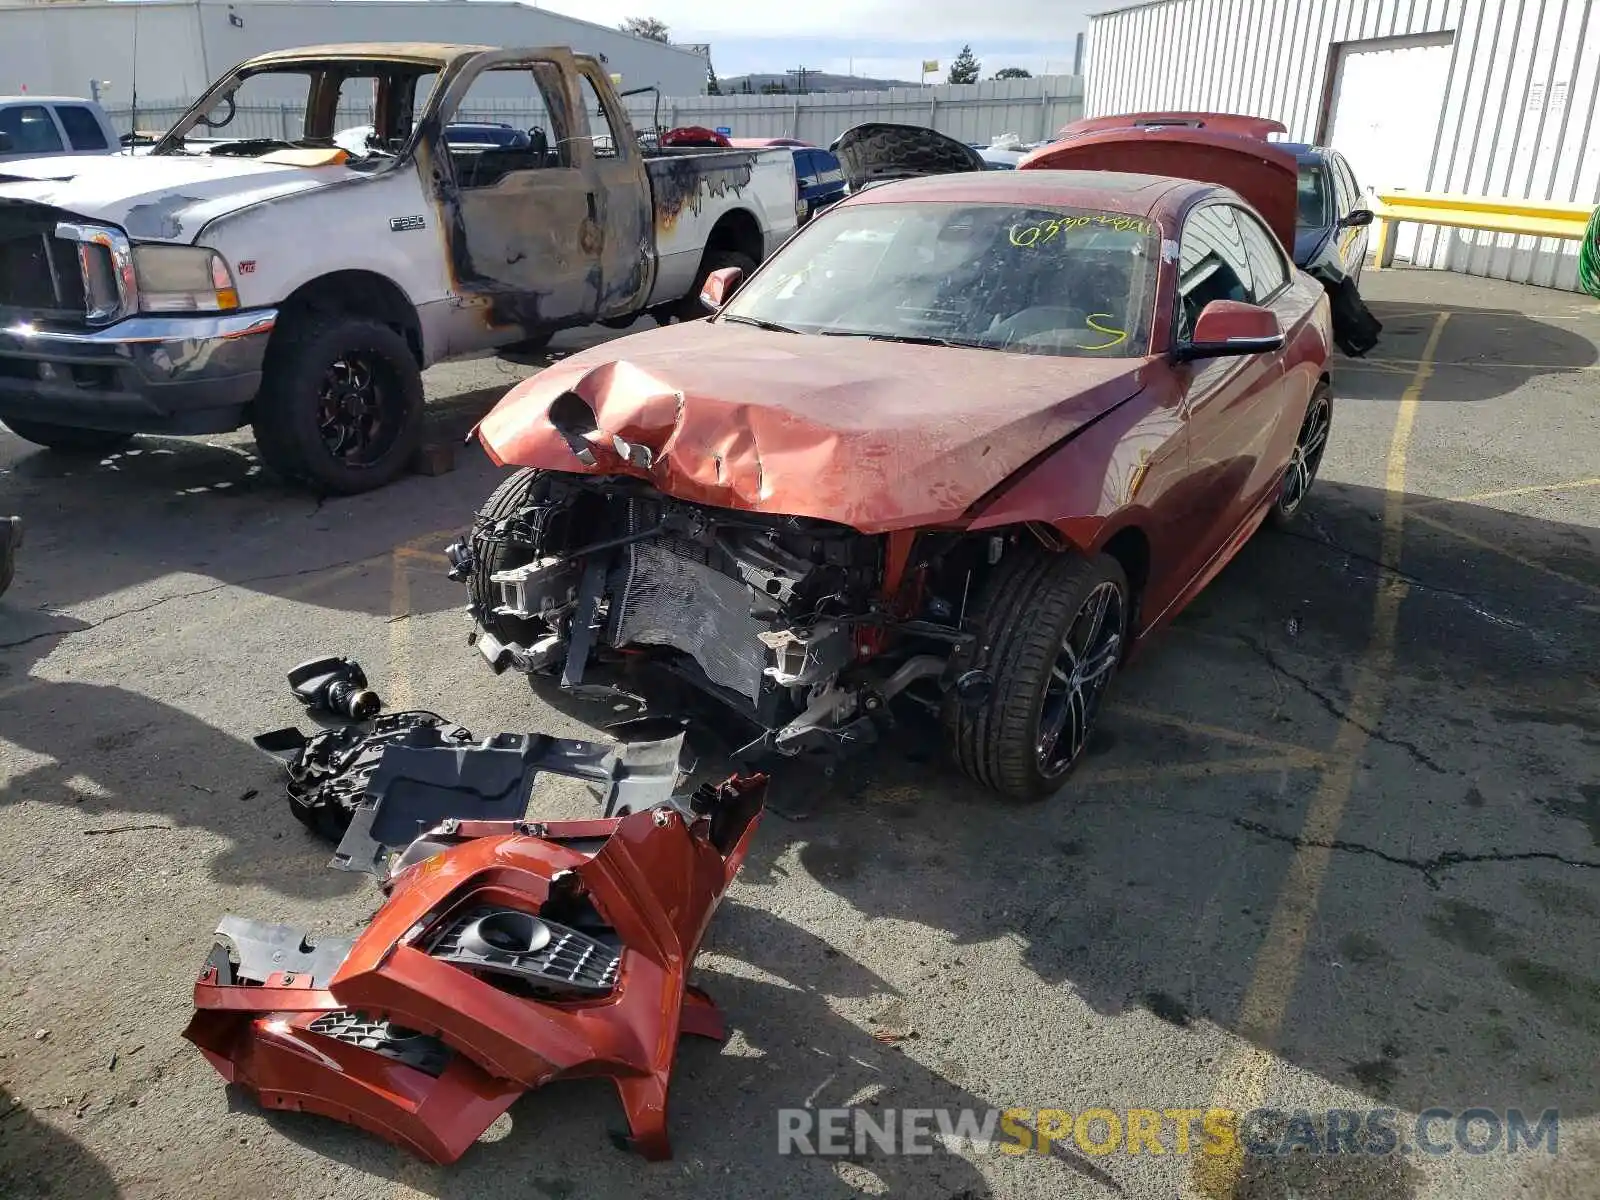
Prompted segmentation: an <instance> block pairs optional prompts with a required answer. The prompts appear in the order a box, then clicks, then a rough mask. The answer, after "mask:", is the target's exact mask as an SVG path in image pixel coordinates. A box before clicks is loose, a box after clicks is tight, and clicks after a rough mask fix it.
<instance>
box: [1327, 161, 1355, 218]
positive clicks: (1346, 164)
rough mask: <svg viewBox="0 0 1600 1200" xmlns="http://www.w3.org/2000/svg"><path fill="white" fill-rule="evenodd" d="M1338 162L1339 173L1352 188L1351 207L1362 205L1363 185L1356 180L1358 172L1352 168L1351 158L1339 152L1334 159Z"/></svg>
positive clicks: (1346, 185)
mask: <svg viewBox="0 0 1600 1200" xmlns="http://www.w3.org/2000/svg"><path fill="white" fill-rule="evenodd" d="M1333 161H1334V163H1335V164H1337V166H1338V169H1339V174H1340V175H1341V176H1343V177H1344V183H1345V187H1347V188H1349V189H1350V207H1351V208H1352V209H1356V208H1360V207H1361V185H1360V184H1359V183H1357V182H1356V173H1355V172H1354V171H1353V170H1351V168H1350V160H1349V159H1347V158H1345V156H1344V155H1342V154H1337V155H1335V156H1334V159H1333Z"/></svg>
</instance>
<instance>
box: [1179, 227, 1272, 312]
mask: <svg viewBox="0 0 1600 1200" xmlns="http://www.w3.org/2000/svg"><path fill="white" fill-rule="evenodd" d="M1234 211H1235V210H1234V209H1233V208H1232V206H1230V205H1227V204H1203V205H1201V206H1200V207H1199V208H1196V209H1193V210H1191V211H1190V213H1189V218H1188V220H1187V221H1185V222H1184V225H1183V236H1182V238H1181V239H1180V240H1179V244H1178V314H1177V324H1178V329H1177V334H1178V338H1179V339H1180V340H1185V341H1186V340H1188V339H1189V338H1190V337H1192V336H1193V334H1194V328H1195V325H1196V323H1198V321H1199V320H1200V314H1201V313H1202V312H1203V311H1205V307H1206V305H1208V304H1210V303H1211V302H1212V301H1213V300H1239V301H1243V302H1245V303H1250V302H1252V300H1253V297H1254V294H1255V289H1254V287H1253V285H1252V278H1251V274H1250V255H1249V252H1248V251H1247V250H1246V249H1245V247H1244V241H1243V239H1242V237H1241V235H1240V233H1239V225H1238V222H1237V221H1235V219H1234V215H1233V214H1234Z"/></svg>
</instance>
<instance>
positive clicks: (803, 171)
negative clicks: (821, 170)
mask: <svg viewBox="0 0 1600 1200" xmlns="http://www.w3.org/2000/svg"><path fill="white" fill-rule="evenodd" d="M816 173H817V166H816V159H815V158H814V157H813V156H812V153H811V151H809V150H796V151H795V152H794V175H795V178H796V179H798V180H799V181H800V186H801V187H810V186H811V185H812V184H813V183H815V182H816V180H815V179H814V178H813V176H815V175H816Z"/></svg>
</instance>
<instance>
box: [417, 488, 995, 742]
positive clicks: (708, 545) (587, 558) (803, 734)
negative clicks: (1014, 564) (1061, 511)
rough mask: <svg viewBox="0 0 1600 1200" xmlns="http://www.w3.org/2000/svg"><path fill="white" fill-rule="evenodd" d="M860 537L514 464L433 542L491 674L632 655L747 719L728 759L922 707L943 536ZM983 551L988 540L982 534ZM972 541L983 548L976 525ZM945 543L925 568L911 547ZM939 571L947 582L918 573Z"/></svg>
mask: <svg viewBox="0 0 1600 1200" xmlns="http://www.w3.org/2000/svg"><path fill="white" fill-rule="evenodd" d="M893 540H894V539H893V538H892V537H890V536H872V535H867V534H863V533H860V532H858V531H856V530H853V529H850V528H848V527H847V526H843V525H839V524H834V523H832V522H827V521H820V520H814V519H810V518H804V517H782V516H771V515H765V514H758V513H748V512H737V511H733V510H729V509H720V508H712V507H708V506H704V505H699V504H694V503H689V502H685V501H681V500H677V499H673V498H670V497H667V496H664V495H663V494H662V493H660V492H659V491H657V490H655V489H654V488H652V487H651V486H650V485H649V484H647V483H644V482H642V481H640V480H635V479H630V478H623V477H617V476H577V475H563V474H560V473H556V472H546V471H524V472H521V473H519V475H517V476H513V477H512V479H511V480H508V481H507V483H506V484H505V485H503V486H502V488H501V490H500V491H498V492H496V494H495V496H494V497H491V499H490V501H489V503H488V504H487V505H486V506H485V509H484V511H483V512H482V513H480V515H479V518H478V522H477V524H476V526H475V527H474V529H473V531H472V533H471V534H470V535H469V536H467V537H465V538H463V539H462V540H461V541H459V542H457V543H456V544H455V545H453V546H451V547H450V549H449V551H448V554H449V557H450V560H451V572H450V574H451V578H453V579H456V580H459V581H463V582H465V583H467V585H468V588H469V591H470V592H471V611H472V615H473V618H474V620H475V622H476V625H477V629H476V632H475V634H474V640H475V644H476V646H477V648H478V650H479V651H480V652H481V653H482V654H483V656H484V658H485V659H486V660H487V661H488V662H489V663H490V665H491V666H492V667H494V669H495V670H496V671H497V672H500V671H504V670H506V669H508V668H514V669H516V670H518V671H522V672H525V673H528V674H549V675H554V674H557V673H559V674H560V676H561V683H562V686H563V687H565V688H568V689H581V688H584V687H586V686H594V685H586V684H585V682H584V679H585V673H586V671H587V669H588V668H589V667H590V665H591V664H593V663H598V662H604V661H607V660H608V659H609V660H613V661H615V660H617V659H619V658H636V657H640V656H643V657H645V658H647V659H649V660H650V661H652V662H654V663H657V664H659V665H661V666H664V667H665V668H667V669H668V670H670V671H672V672H674V673H675V674H677V675H679V676H681V677H683V678H685V679H687V680H689V681H690V682H692V683H694V684H696V685H698V686H700V687H702V688H703V689H705V690H707V691H709V692H711V693H712V694H714V695H716V696H718V697H719V698H720V699H722V700H723V701H724V702H725V703H727V704H728V705H730V706H731V707H732V708H734V709H735V710H737V711H739V712H741V713H743V714H744V715H745V716H746V717H748V718H749V719H750V720H751V721H753V722H754V724H755V725H756V726H758V727H759V729H760V730H761V731H762V732H760V733H759V735H758V736H757V737H755V739H754V740H753V741H751V742H749V743H748V744H747V745H745V746H744V747H743V748H742V749H741V750H739V751H738V753H737V754H736V755H735V756H734V759H735V761H736V762H750V761H756V760H758V759H760V758H761V757H762V756H763V754H765V753H767V752H776V753H778V754H784V755H793V754H799V753H803V752H816V753H822V754H840V753H842V752H844V751H845V750H846V749H848V748H852V747H854V746H856V745H859V744H863V743H870V742H872V741H875V740H876V736H877V733H878V730H879V727H880V725H882V724H883V723H884V722H886V721H887V720H888V719H889V716H888V702H889V701H890V700H891V699H894V698H895V697H896V696H900V695H902V694H903V695H905V696H907V697H908V698H910V699H915V700H917V701H919V702H921V703H922V704H923V705H924V706H926V707H930V708H934V709H937V708H938V707H939V706H940V705H941V704H942V703H943V693H944V692H948V691H951V690H954V691H956V693H957V694H958V695H960V696H963V697H966V698H974V699H976V698H978V697H979V696H981V695H982V694H983V693H984V692H985V688H986V681H985V680H984V679H979V678H975V677H972V678H960V679H958V678H956V677H955V671H956V668H955V666H954V665H953V662H952V651H953V650H954V649H955V648H957V647H959V646H960V645H961V644H962V643H963V642H964V641H965V640H966V636H965V635H964V634H962V633H961V632H960V622H961V618H962V611H963V608H964V604H965V600H966V596H965V595H964V593H965V592H969V591H970V590H971V588H972V585H973V578H972V571H971V570H970V569H968V570H965V571H963V570H962V564H961V562H960V558H961V551H962V550H966V552H967V555H968V557H975V556H976V555H977V554H978V553H979V551H976V550H972V549H970V544H969V543H967V542H959V543H958V541H957V538H956V535H950V536H944V537H941V536H940V535H926V534H925V535H922V536H920V537H919V538H918V539H917V541H916V546H915V550H916V553H915V554H911V553H908V552H909V551H910V550H911V548H912V547H911V543H910V540H909V538H907V539H906V540H905V541H904V543H903V544H902V546H901V547H899V548H898V549H899V555H898V556H899V558H900V561H899V564H898V566H897V565H896V564H895V563H894V562H893V561H891V560H892V559H894V558H895V557H896V556H897V555H896V550H897V548H896V547H895V546H893V545H892V544H891V543H892V541H893ZM992 540H993V542H994V545H993V547H991V548H990V550H989V553H990V556H991V559H997V558H998V556H999V553H1000V551H1001V550H1002V549H1003V545H1002V539H1000V538H995V539H992ZM979 544H981V545H985V546H987V544H988V543H987V541H985V540H982V539H980V542H979ZM934 550H938V551H940V552H941V553H944V554H945V557H943V558H941V559H940V561H939V562H938V564H937V569H936V570H935V569H934V564H933V563H932V562H931V561H921V560H920V559H919V558H918V555H919V554H923V553H927V552H931V551H934ZM947 582H950V583H952V584H953V586H952V587H951V588H949V589H947V590H951V591H953V593H954V594H953V595H950V596H944V595H939V594H936V590H937V588H936V587H934V586H930V585H937V584H941V583H947Z"/></svg>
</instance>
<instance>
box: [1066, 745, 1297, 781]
mask: <svg viewBox="0 0 1600 1200" xmlns="http://www.w3.org/2000/svg"><path fill="white" fill-rule="evenodd" d="M1323 758H1324V755H1322V754H1320V753H1317V752H1314V751H1306V752H1304V753H1300V754H1280V755H1276V756H1272V757H1261V758H1233V759H1227V758H1224V759H1215V760H1212V761H1209V762H1186V763H1165V764H1163V765H1161V766H1157V767H1110V768H1107V769H1105V770H1089V771H1085V772H1083V773H1081V774H1079V775H1077V776H1075V777H1074V779H1073V783H1074V785H1075V786H1079V787H1083V786H1092V785H1094V784H1097V783H1155V782H1158V781H1160V780H1163V779H1206V778H1209V777H1211V776H1213V775H1255V774H1263V773H1265V772H1268V771H1304V770H1307V769H1309V768H1312V767H1317V766H1320V765H1321V764H1322V761H1323Z"/></svg>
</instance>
